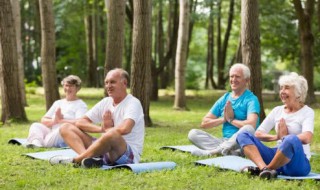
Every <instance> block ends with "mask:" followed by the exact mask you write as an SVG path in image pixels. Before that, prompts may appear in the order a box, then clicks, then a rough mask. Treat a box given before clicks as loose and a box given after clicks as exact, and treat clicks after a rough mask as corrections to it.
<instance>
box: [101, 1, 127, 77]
mask: <svg viewBox="0 0 320 190" xmlns="http://www.w3.org/2000/svg"><path fill="white" fill-rule="evenodd" d="M105 5H106V9H107V20H108V24H107V25H108V28H107V48H106V61H105V73H107V72H108V71H109V70H111V69H113V68H122V57H123V49H124V28H125V18H126V1H125V0H106V2H105Z"/></svg>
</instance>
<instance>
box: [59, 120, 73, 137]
mask: <svg viewBox="0 0 320 190" xmlns="http://www.w3.org/2000/svg"><path fill="white" fill-rule="evenodd" d="M73 127H75V126H74V125H72V124H70V123H64V124H62V125H61V126H60V128H59V133H60V135H61V136H62V137H64V136H66V135H67V134H68V133H69V131H70V130H72V128H73Z"/></svg>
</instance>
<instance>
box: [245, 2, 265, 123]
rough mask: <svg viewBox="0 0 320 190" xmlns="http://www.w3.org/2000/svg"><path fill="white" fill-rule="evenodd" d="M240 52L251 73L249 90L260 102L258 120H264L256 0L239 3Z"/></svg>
mask: <svg viewBox="0 0 320 190" xmlns="http://www.w3.org/2000/svg"><path fill="white" fill-rule="evenodd" d="M241 50H242V60H243V63H244V64H246V65H248V67H249V68H250V71H251V78H250V89H251V91H252V92H253V93H254V94H255V95H256V96H257V97H258V99H259V102H260V119H261V121H262V120H263V119H264V118H265V112H264V108H263V101H262V74H261V52H260V29H259V5H258V0H242V1H241Z"/></svg>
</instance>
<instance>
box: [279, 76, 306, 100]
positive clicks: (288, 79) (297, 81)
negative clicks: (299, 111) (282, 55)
mask: <svg viewBox="0 0 320 190" xmlns="http://www.w3.org/2000/svg"><path fill="white" fill-rule="evenodd" d="M278 83H279V86H285V85H288V86H293V87H294V91H295V95H296V97H297V98H298V99H299V101H300V102H301V103H304V102H305V100H306V97H307V92H308V82H307V80H306V79H305V78H304V77H303V76H302V75H298V74H297V73H295V72H292V73H290V74H288V75H282V76H281V77H280V79H279V82H278Z"/></svg>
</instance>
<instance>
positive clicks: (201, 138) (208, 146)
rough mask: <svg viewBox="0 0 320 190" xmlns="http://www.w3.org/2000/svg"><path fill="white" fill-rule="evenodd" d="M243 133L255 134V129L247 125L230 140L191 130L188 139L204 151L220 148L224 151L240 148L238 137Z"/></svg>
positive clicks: (198, 130)
mask: <svg viewBox="0 0 320 190" xmlns="http://www.w3.org/2000/svg"><path fill="white" fill-rule="evenodd" d="M243 131H248V132H249V133H251V134H254V132H255V129H254V128H253V127H252V126H251V125H245V126H243V127H241V128H240V129H239V131H237V132H236V133H235V134H233V135H232V136H231V138H229V139H226V138H224V139H222V138H217V137H214V136H212V135H210V134H209V133H207V132H205V131H202V130H200V129H191V130H190V132H189V134H188V138H189V140H190V141H191V142H192V143H193V144H194V145H195V146H197V147H198V148H200V149H204V150H213V149H216V148H219V147H220V148H222V149H238V148H240V147H239V145H238V144H237V136H238V134H239V133H241V132H243Z"/></svg>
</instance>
